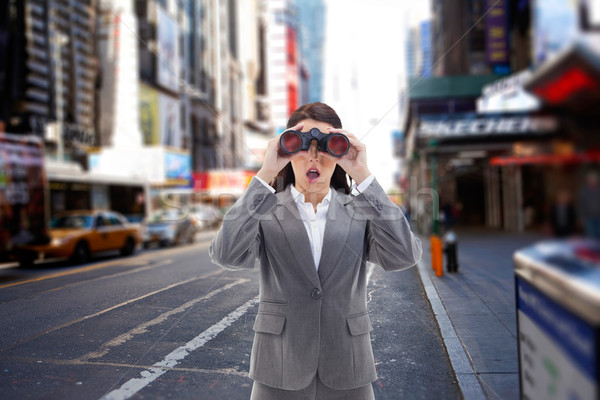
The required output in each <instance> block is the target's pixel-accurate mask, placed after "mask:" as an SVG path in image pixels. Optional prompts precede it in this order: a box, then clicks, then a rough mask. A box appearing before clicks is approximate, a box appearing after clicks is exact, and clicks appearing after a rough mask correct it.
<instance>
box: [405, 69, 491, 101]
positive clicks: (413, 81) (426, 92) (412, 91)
mask: <svg viewBox="0 0 600 400" xmlns="http://www.w3.org/2000/svg"><path fill="white" fill-rule="evenodd" d="M499 78H500V76H498V75H465V76H442V77H430V78H423V77H418V78H410V79H409V81H408V87H409V89H408V97H409V98H410V100H419V99H420V100H425V99H442V98H456V97H479V96H481V90H482V88H483V86H484V85H487V84H489V83H491V82H494V81H496V80H498V79H499Z"/></svg>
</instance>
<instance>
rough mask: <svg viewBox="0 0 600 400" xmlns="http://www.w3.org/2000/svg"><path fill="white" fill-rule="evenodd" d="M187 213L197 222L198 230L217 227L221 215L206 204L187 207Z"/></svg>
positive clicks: (214, 208)
mask: <svg viewBox="0 0 600 400" xmlns="http://www.w3.org/2000/svg"><path fill="white" fill-rule="evenodd" d="M188 210H189V213H190V215H191V216H192V217H194V218H195V219H196V221H197V222H198V225H199V228H200V229H210V228H214V227H217V226H218V225H219V224H220V222H221V220H222V218H223V215H222V214H221V211H220V210H219V209H218V208H216V207H213V206H210V205H207V204H194V205H191V206H189V207H188Z"/></svg>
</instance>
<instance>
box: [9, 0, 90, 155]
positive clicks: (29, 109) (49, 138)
mask: <svg viewBox="0 0 600 400" xmlns="http://www.w3.org/2000/svg"><path fill="white" fill-rule="evenodd" d="M96 14H97V4H96V1H94V0H49V1H41V0H24V1H5V2H2V5H0V16H1V17H0V18H2V19H3V23H2V24H0V25H1V28H0V29H1V30H3V32H2V35H1V36H2V38H3V39H2V42H1V43H0V50H1V51H0V53H2V54H3V56H4V60H2V62H1V63H0V76H1V77H2V78H0V80H1V82H0V83H1V85H0V90H1V93H0V97H1V98H2V100H1V103H0V121H2V124H1V125H2V127H3V129H4V130H5V131H8V132H13V133H33V134H35V135H37V136H39V137H40V138H44V139H45V140H46V144H47V148H48V150H49V151H50V152H51V153H52V155H53V156H54V157H57V154H59V153H60V155H61V158H63V159H67V160H77V161H79V162H85V158H86V157H85V154H86V148H87V147H89V146H95V145H96V144H97V137H96V129H97V126H96V121H97V103H96V97H95V89H96V86H97V83H98V78H99V71H98V57H97V55H96V49H95V40H94V37H95V32H96V29H97V24H96ZM57 119H60V122H61V124H60V125H61V126H60V127H58V128H59V129H60V132H58V131H57Z"/></svg>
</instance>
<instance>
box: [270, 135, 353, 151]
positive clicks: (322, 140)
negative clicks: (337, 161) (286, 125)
mask: <svg viewBox="0 0 600 400" xmlns="http://www.w3.org/2000/svg"><path fill="white" fill-rule="evenodd" d="M313 140H316V141H317V149H318V150H319V151H323V152H327V153H329V154H331V155H332V156H335V157H341V156H343V155H344V154H346V153H347V152H348V150H349V149H350V141H349V140H348V137H347V136H346V135H344V134H342V133H323V132H321V131H320V130H319V129H318V128H312V129H311V130H310V131H308V132H300V131H293V130H289V131H285V132H283V134H281V136H280V137H279V147H281V150H283V152H284V153H286V154H295V153H297V152H299V151H307V150H308V149H310V145H311V143H312V141H313Z"/></svg>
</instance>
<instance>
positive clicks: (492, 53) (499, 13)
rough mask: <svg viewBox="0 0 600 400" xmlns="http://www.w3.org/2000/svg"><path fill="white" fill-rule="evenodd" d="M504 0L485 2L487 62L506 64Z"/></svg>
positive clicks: (506, 31) (506, 37) (506, 45)
mask: <svg viewBox="0 0 600 400" xmlns="http://www.w3.org/2000/svg"><path fill="white" fill-rule="evenodd" d="M506 6H507V5H506V1H504V0H487V4H486V9H487V10H489V11H488V12H487V15H486V22H487V24H486V50H487V52H486V53H487V61H488V62H489V63H490V64H492V65H496V64H508V29H507V26H508V24H507V8H506Z"/></svg>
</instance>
